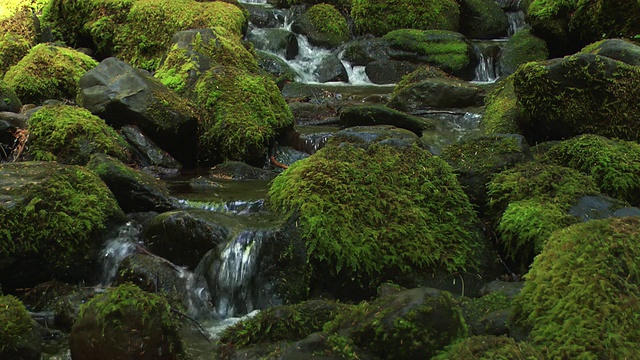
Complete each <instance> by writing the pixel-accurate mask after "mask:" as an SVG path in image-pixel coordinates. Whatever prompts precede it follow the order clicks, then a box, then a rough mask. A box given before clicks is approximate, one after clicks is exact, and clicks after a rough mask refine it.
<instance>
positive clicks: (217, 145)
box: [193, 66, 293, 164]
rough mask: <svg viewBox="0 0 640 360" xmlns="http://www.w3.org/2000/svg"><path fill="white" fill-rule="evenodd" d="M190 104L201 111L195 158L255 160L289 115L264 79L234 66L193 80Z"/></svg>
mask: <svg viewBox="0 0 640 360" xmlns="http://www.w3.org/2000/svg"><path fill="white" fill-rule="evenodd" d="M193 97H194V98H195V100H194V103H195V105H196V106H197V108H198V110H199V111H200V112H201V114H202V117H203V121H202V123H201V124H200V126H201V128H200V148H201V152H200V161H201V162H202V163H203V164H217V163H221V162H223V161H225V160H236V161H245V162H248V163H250V164H256V163H261V162H262V161H263V159H264V157H263V155H264V154H265V153H266V152H265V147H266V146H267V144H268V143H269V142H270V141H271V140H272V139H273V138H274V137H275V136H276V134H278V132H280V131H282V130H283V129H285V128H286V127H288V126H291V125H292V124H293V115H292V114H291V110H290V109H289V106H288V105H287V104H286V102H285V101H284V98H283V97H282V95H281V94H280V90H279V89H278V87H277V86H276V84H275V83H274V82H273V81H272V80H271V79H269V78H267V77H265V76H260V75H253V74H250V73H247V72H245V71H243V70H241V69H238V68H234V67H222V66H219V67H216V68H213V69H211V70H209V71H207V72H206V73H205V74H204V75H203V76H202V77H201V78H200V79H199V80H198V82H197V83H196V84H195V89H194V96H193Z"/></svg>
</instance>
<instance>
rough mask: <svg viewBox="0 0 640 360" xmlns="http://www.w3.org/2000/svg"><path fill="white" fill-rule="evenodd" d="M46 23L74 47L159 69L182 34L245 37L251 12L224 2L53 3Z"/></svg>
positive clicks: (77, 0)
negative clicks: (220, 31)
mask: <svg viewBox="0 0 640 360" xmlns="http://www.w3.org/2000/svg"><path fill="white" fill-rule="evenodd" d="M43 20H44V22H45V23H46V24H48V25H50V26H51V27H52V28H53V29H59V32H58V33H54V35H56V37H57V38H59V39H62V40H64V41H65V42H67V43H68V44H71V45H73V46H89V47H95V48H96V49H97V55H98V56H100V57H107V56H116V57H118V58H120V59H122V60H124V61H126V62H128V63H130V64H131V65H133V66H135V67H140V68H144V69H147V70H155V69H156V68H157V67H158V65H159V64H160V59H161V57H162V55H163V54H164V52H165V51H166V50H167V47H168V45H169V43H170V41H171V37H172V36H173V34H175V33H176V32H178V31H180V30H187V29H200V28H213V27H216V26H221V27H224V28H226V29H227V30H229V31H231V32H233V33H234V34H236V35H237V36H240V35H241V34H243V33H244V30H245V29H246V27H247V24H248V13H247V12H246V10H244V9H241V7H239V6H236V5H233V4H230V3H228V2H224V1H213V2H196V1H193V0H107V1H103V0H52V1H51V2H50V3H49V5H48V6H47V8H45V10H44V15H43Z"/></svg>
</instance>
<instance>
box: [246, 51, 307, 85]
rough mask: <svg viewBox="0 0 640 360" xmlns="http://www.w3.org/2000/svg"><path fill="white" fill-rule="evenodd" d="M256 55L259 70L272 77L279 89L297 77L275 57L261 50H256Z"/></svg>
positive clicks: (282, 61)
mask: <svg viewBox="0 0 640 360" xmlns="http://www.w3.org/2000/svg"><path fill="white" fill-rule="evenodd" d="M256 55H257V57H258V66H259V67H260V69H262V70H264V71H266V72H267V73H268V74H270V75H271V76H273V81H275V83H276V85H278V88H279V89H282V88H283V87H284V85H285V84H287V83H290V82H292V81H295V80H296V78H297V76H298V75H297V73H296V72H295V70H293V69H292V68H291V66H289V64H287V62H286V61H284V60H282V59H281V58H280V57H278V56H277V55H274V54H271V53H268V52H265V51H261V50H256Z"/></svg>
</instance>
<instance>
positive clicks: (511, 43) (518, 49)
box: [500, 29, 549, 76]
mask: <svg viewBox="0 0 640 360" xmlns="http://www.w3.org/2000/svg"><path fill="white" fill-rule="evenodd" d="M548 57H549V50H548V49H547V43H546V42H545V41H544V40H542V39H540V38H538V37H537V36H535V35H534V34H532V32H531V30H530V29H521V30H519V31H518V32H516V33H515V34H513V35H512V36H511V37H510V38H509V40H508V41H507V43H506V44H505V46H504V48H503V50H502V56H501V57H500V69H501V70H502V75H503V76H506V75H511V74H513V73H514V72H516V70H518V66H520V65H522V64H525V63H528V62H531V61H541V60H547V58H548Z"/></svg>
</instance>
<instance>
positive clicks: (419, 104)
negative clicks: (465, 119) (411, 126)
mask: <svg viewBox="0 0 640 360" xmlns="http://www.w3.org/2000/svg"><path fill="white" fill-rule="evenodd" d="M483 102H484V90H483V89H482V88H481V87H479V86H477V85H474V84H471V83H468V82H465V81H462V80H459V79H454V78H431V79H426V80H422V81H418V82H416V83H410V84H407V85H405V86H402V85H398V86H396V88H395V89H394V91H393V94H392V96H391V100H389V107H391V108H394V109H397V110H400V111H404V112H407V113H415V112H419V111H422V110H430V109H432V108H434V107H436V108H437V107H441V108H442V107H444V108H463V107H468V106H480V105H482V104H483Z"/></svg>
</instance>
